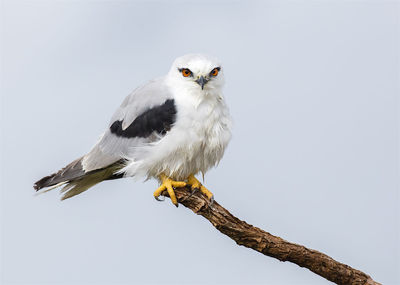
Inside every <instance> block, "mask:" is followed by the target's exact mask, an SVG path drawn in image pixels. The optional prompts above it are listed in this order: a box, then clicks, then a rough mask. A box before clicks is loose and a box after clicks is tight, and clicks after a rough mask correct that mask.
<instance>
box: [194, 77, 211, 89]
mask: <svg viewBox="0 0 400 285" xmlns="http://www.w3.org/2000/svg"><path fill="white" fill-rule="evenodd" d="M207 82H208V79H206V78H204V76H200V78H198V79H197V80H196V83H197V84H199V85H200V86H201V90H203V89H204V85H206V83H207Z"/></svg>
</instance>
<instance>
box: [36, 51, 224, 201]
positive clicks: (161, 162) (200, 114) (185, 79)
mask: <svg viewBox="0 0 400 285" xmlns="http://www.w3.org/2000/svg"><path fill="white" fill-rule="evenodd" d="M223 86H224V69H223V67H222V64H221V62H220V61H219V60H218V59H217V58H214V57H212V56H208V55H204V54H187V55H183V56H181V57H178V58H176V59H175V60H174V62H173V63H172V66H171V68H170V70H169V72H168V73H167V74H166V75H165V76H162V77H159V78H156V79H153V80H150V81H149V82H147V83H146V84H144V85H142V86H140V87H138V88H136V89H135V90H133V92H132V93H131V94H130V95H128V96H127V97H126V98H125V99H124V100H123V102H122V104H121V105H120V106H119V108H118V109H117V110H116V111H115V113H114V115H113V116H112V117H111V120H110V123H109V125H108V127H107V128H106V130H105V131H104V133H103V134H102V135H101V136H100V138H99V140H98V141H97V143H96V144H95V145H94V146H93V148H92V149H91V150H90V151H89V152H88V153H87V154H85V155H83V156H82V157H80V158H78V159H76V160H74V161H73V162H71V163H70V164H68V165H67V166H65V167H64V168H62V169H61V170H59V171H58V172H56V173H53V174H51V175H49V176H46V177H43V178H42V179H40V180H39V181H37V182H36V183H35V184H34V189H35V190H36V191H39V190H42V191H41V192H47V191H49V190H52V189H54V188H58V187H61V186H62V189H61V193H62V194H63V195H62V197H61V200H64V199H67V198H71V197H73V196H75V195H78V194H80V193H82V192H84V191H86V190H88V189H89V188H91V187H92V186H94V185H96V184H98V183H100V182H102V181H105V180H113V179H120V178H124V177H134V178H143V179H144V180H148V179H156V180H157V181H158V182H159V187H158V188H157V189H156V190H155V192H154V193H153V195H154V198H155V199H157V200H161V199H160V195H161V194H162V193H163V192H164V191H167V192H168V195H169V197H170V199H171V201H172V203H173V204H174V205H175V206H178V201H177V198H176V195H175V192H174V189H175V188H178V187H185V186H190V189H191V191H193V192H194V191H200V192H201V193H202V194H204V195H205V196H206V197H207V198H208V199H209V201H210V202H212V201H213V199H214V195H213V193H212V192H211V191H209V190H208V189H207V188H206V187H205V186H204V185H203V184H202V183H201V182H200V181H199V180H198V179H197V178H196V175H198V174H200V173H201V174H202V176H203V181H204V174H205V173H206V172H207V171H208V170H210V169H211V168H212V167H215V166H217V164H218V163H219V162H220V160H221V159H222V157H223V155H224V152H225V150H226V148H227V146H228V144H229V141H230V140H231V137H232V133H231V129H232V119H231V115H230V113H229V109H228V106H227V104H226V102H225V99H224V96H223ZM41 192H39V193H41Z"/></svg>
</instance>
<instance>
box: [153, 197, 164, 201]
mask: <svg viewBox="0 0 400 285" xmlns="http://www.w3.org/2000/svg"><path fill="white" fill-rule="evenodd" d="M162 197H163V199H160V198H159V196H158V197H156V196H154V199H156V200H157V201H159V202H164V201H165V197H164V196H162Z"/></svg>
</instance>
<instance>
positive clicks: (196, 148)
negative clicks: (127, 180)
mask: <svg viewBox="0 0 400 285" xmlns="http://www.w3.org/2000/svg"><path fill="white" fill-rule="evenodd" d="M198 95H199V94H188V93H187V92H179V90H176V92H175V96H174V97H175V104H176V107H177V118H176V122H175V124H174V126H173V127H172V129H171V130H170V131H169V132H168V133H167V134H166V135H165V136H164V137H163V138H162V139H161V140H159V141H158V142H156V143H153V144H151V145H149V146H146V147H143V148H142V149H141V152H142V154H143V156H142V157H141V158H140V160H136V161H135V162H134V163H130V165H128V167H126V168H125V171H126V172H127V175H128V176H138V175H139V176H143V175H144V176H147V177H157V176H158V175H159V174H161V173H164V174H166V175H167V176H169V177H171V178H173V179H176V180H184V179H186V178H187V177H188V176H189V175H190V174H196V173H198V172H203V173H205V172H206V171H207V170H209V169H210V168H211V167H213V166H215V165H216V164H217V163H218V162H219V161H220V160H221V158H222V156H223V154H224V151H225V148H226V147H227V145H228V142H229V140H230V138H231V120H230V116H229V112H228V109H227V107H226V105H225V102H224V100H223V98H222V96H221V95H220V94H212V93H211V94H208V95H207V96H204V93H203V94H202V96H198Z"/></svg>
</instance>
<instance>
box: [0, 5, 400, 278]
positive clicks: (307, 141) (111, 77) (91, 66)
mask: <svg viewBox="0 0 400 285" xmlns="http://www.w3.org/2000/svg"><path fill="white" fill-rule="evenodd" d="M1 5H2V6H1V24H2V32H1V267H0V268H1V282H2V284H330V282H328V281H326V280H325V279H323V278H321V277H319V276H317V275H315V274H313V273H312V272H310V271H308V270H307V269H303V268H300V267H298V266H297V265H293V264H290V263H282V262H279V261H277V260H275V259H272V258H269V257H265V256H263V255H261V254H259V253H257V252H255V251H252V250H249V249H247V248H244V247H239V246H237V245H236V244H235V243H234V242H233V241H232V240H230V239H229V238H227V237H226V236H224V235H222V234H220V233H219V232H218V231H217V230H215V229H214V228H213V227H212V225H211V224H210V223H209V222H208V221H206V220H205V219H203V218H202V217H199V216H196V215H194V214H193V213H192V212H191V211H189V210H187V209H185V208H184V207H179V208H178V209H176V208H175V207H174V206H173V205H172V204H171V203H170V202H169V201H168V202H164V203H159V202H157V201H155V200H154V199H153V191H154V189H155V187H156V186H157V185H156V183H155V182H154V181H148V182H145V183H143V182H134V181H133V180H132V179H124V180H119V181H112V182H105V183H102V184H100V185H98V186H96V187H95V188H93V189H91V190H90V191H88V192H85V193H84V194H82V195H79V196H77V197H75V198H73V199H70V200H68V201H64V202H60V201H59V194H58V192H57V191H53V192H50V193H47V194H46V195H42V196H38V197H34V195H33V193H34V191H33V189H32V185H33V183H34V182H35V181H36V180H37V179H39V178H41V177H42V176H44V175H48V174H50V173H52V172H54V171H56V170H58V169H59V168H61V167H63V166H65V165H66V164H67V163H69V162H70V161H72V160H74V159H75V158H77V157H79V156H81V155H82V154H84V153H85V152H87V151H88V150H89V149H90V147H91V146H92V145H93V144H94V143H95V141H96V140H97V138H98V136H99V135H100V134H101V133H102V131H103V130H104V129H105V128H106V126H107V124H108V121H109V119H110V117H111V115H112V113H113V112H114V111H115V109H116V108H117V107H118V105H119V104H120V103H121V102H122V100H123V99H124V97H125V96H126V95H128V94H129V93H130V92H131V91H132V90H133V89H134V88H135V87H137V86H138V85H139V84H142V83H145V82H146V81H148V80H149V79H151V78H154V77H157V76H160V75H163V74H165V73H166V72H167V71H168V70H169V68H170V65H171V63H172V61H173V60H174V58H175V57H177V56H180V55H183V54H185V53H188V52H204V53H208V54H211V55H214V56H217V57H219V58H220V59H221V60H222V61H223V63H224V68H225V73H226V82H227V83H226V88H225V95H226V100H227V102H228V104H229V106H230V109H231V112H232V116H233V118H234V121H235V126H234V131H233V133H234V136H233V140H232V142H231V144H230V146H229V148H228V150H227V152H226V155H225V157H224V159H223V160H222V162H221V164H220V165H219V167H218V168H217V169H214V170H212V171H211V172H209V173H208V174H207V175H206V183H205V184H206V186H207V187H208V188H209V189H211V190H212V191H213V192H214V194H215V198H216V200H217V201H218V202H220V203H221V204H222V205H223V206H225V207H226V208H227V209H229V210H231V212H232V213H233V214H235V215H237V216H238V217H239V218H241V219H244V220H246V221H247V222H248V223H250V224H254V225H256V226H259V227H261V228H263V229H265V230H266V231H268V232H271V233H272V234H275V235H278V236H281V237H282V238H284V239H287V240H289V241H292V242H296V243H299V244H303V245H305V246H307V247H310V248H313V249H317V250H319V251H322V252H324V253H326V254H328V255H330V256H331V257H333V258H335V259H337V260H339V261H341V262H343V263H346V264H349V265H350V266H352V267H355V268H357V269H360V270H362V271H364V272H366V273H368V274H370V275H371V276H372V277H373V278H374V279H375V280H376V281H379V282H382V283H383V284H400V276H399V274H400V273H399V272H400V270H399V269H400V260H399V256H400V240H399V205H400V201H399V157H400V156H399V138H398V131H399V102H398V95H399V92H400V87H399V86H400V82H399V80H400V79H399V78H400V74H399V51H400V46H399V32H400V28H399V14H400V13H399V12H400V10H399V7H400V5H399V2H396V1H219V2H217V1H208V0H201V1H168V2H167V1H95V0H93V1H84V0H82V1H20V0H13V1H11V0H8V1H2V4H1Z"/></svg>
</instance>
